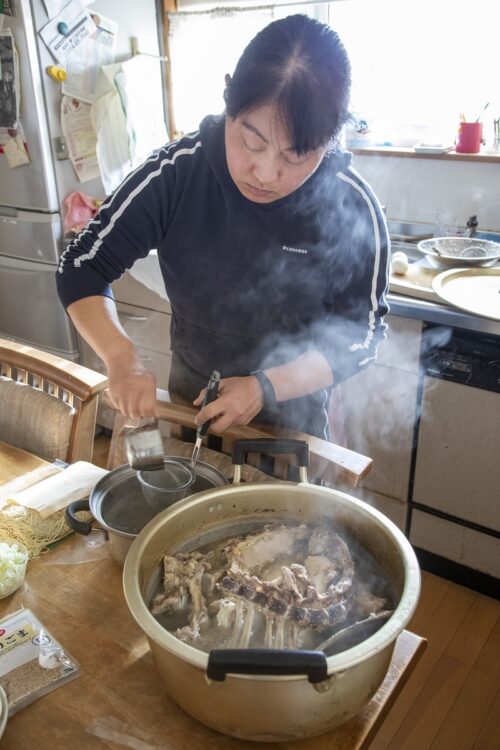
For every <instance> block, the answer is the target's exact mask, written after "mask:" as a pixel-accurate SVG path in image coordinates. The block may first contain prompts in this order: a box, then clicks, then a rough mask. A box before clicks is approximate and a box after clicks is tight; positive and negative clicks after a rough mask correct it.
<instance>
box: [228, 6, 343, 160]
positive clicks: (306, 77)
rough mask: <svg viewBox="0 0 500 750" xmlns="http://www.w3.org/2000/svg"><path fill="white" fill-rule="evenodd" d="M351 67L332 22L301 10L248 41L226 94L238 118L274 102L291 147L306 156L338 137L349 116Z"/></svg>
mask: <svg viewBox="0 0 500 750" xmlns="http://www.w3.org/2000/svg"><path fill="white" fill-rule="evenodd" d="M350 87H351V66H350V63H349V58H348V56H347V52H346V50H345V48H344V45H343V44H342V42H341V41H340V39H339V37H338V35H337V34H336V33H335V31H333V29H331V28H330V27H329V26H326V25H325V24H323V23H321V22H320V21H316V20H315V19H313V18H310V17H309V16H305V15H301V14H297V15H293V16H287V17H286V18H283V19H280V20H278V21H273V22H272V23H270V24H269V25H268V26H266V27H265V28H264V29H262V31H260V32H259V33H258V34H257V35H256V36H255V37H254V38H253V39H252V41H251V42H250V43H249V44H248V46H247V47H246V48H245V50H244V51H243V54H242V56H241V57H240V59H239V61H238V63H237V65H236V69H235V71H234V74H233V76H232V78H231V81H230V82H229V83H228V85H227V87H226V90H225V92H224V99H225V102H226V113H227V114H228V115H229V117H232V118H235V117H237V116H238V115H241V114H242V113H245V112H248V111H249V110H251V109H254V108H256V107H259V106H263V105H265V104H270V103H275V104H276V105H277V107H278V111H279V113H280V116H281V117H282V118H283V122H284V123H285V124H286V126H287V128H288V132H289V135H290V139H291V145H292V148H293V149H294V150H295V151H296V152H297V153H298V154H303V153H306V152H307V151H312V150H314V149H316V148H319V147H320V146H324V145H326V144H327V143H328V142H329V141H331V140H332V139H334V138H336V137H337V136H338V134H339V132H340V129H341V128H342V126H343V125H344V123H345V122H346V121H347V119H348V104H349V96H350Z"/></svg>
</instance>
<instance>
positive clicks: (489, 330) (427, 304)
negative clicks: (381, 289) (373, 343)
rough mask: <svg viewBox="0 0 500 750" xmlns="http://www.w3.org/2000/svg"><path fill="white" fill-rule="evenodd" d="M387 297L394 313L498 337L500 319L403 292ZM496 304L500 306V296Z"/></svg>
mask: <svg viewBox="0 0 500 750" xmlns="http://www.w3.org/2000/svg"><path fill="white" fill-rule="evenodd" d="M387 299H388V302H389V306H390V311H391V313H393V314H394V315H402V316H403V317H405V318H414V319H416V320H425V321H426V322H428V323H436V324H438V325H444V326H451V327H453V328H464V329H465V330H468V331H477V332H478V333H484V334H487V335H492V336H499V337H500V320H493V319H491V318H485V317H484V316H482V315H474V314H473V313H469V312H466V311H465V310H460V309H459V308H458V307H453V306H452V305H446V304H439V303H438V302H432V301H430V300H424V299H418V298H417V297H409V296H407V295H405V294H396V293H394V292H389V295H388V297H387ZM498 304H499V307H500V297H499V302H498Z"/></svg>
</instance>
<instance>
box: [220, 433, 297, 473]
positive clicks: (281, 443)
mask: <svg viewBox="0 0 500 750" xmlns="http://www.w3.org/2000/svg"><path fill="white" fill-rule="evenodd" d="M248 453H265V454H268V453H271V454H277V455H283V454H287V455H293V456H296V457H297V463H298V465H299V472H300V481H301V482H307V481H308V479H307V467H308V466H309V445H308V443H307V442H306V441H305V440H294V439H293V438H255V439H252V438H250V439H248V440H235V441H234V445H233V459H232V461H233V464H234V465H235V468H234V479H233V484H239V482H240V478H241V467H242V466H243V464H244V463H245V458H246V456H247V454H248Z"/></svg>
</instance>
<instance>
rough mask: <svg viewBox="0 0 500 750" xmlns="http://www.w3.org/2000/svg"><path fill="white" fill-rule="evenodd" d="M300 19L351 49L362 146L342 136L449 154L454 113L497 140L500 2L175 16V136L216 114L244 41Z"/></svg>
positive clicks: (344, 3)
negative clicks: (445, 147)
mask: <svg viewBox="0 0 500 750" xmlns="http://www.w3.org/2000/svg"><path fill="white" fill-rule="evenodd" d="M298 12H302V13H308V14H309V15H312V16H314V17H316V18H319V19H320V20H322V21H325V22H327V23H330V25H331V26H332V28H334V29H335V30H336V31H337V32H338V33H339V35H340V37H341V39H342V40H343V42H344V44H345V46H346V48H347V51H348V53H349V56H350V59H351V64H352V79H353V89H352V100H351V111H352V112H353V115H354V117H355V118H356V119H357V120H358V121H359V120H364V121H366V123H367V125H368V132H367V133H365V134H363V135H362V136H361V137H359V136H357V135H356V134H355V133H353V132H352V131H347V133H346V136H347V137H348V138H349V136H350V137H351V139H352V138H354V139H356V138H358V141H359V143H358V145H362V144H366V145H375V146H376V145H382V144H386V145H389V144H392V145H395V146H397V145H399V146H412V145H414V144H415V143H417V142H424V143H446V144H450V145H451V144H452V143H453V141H454V138H455V133H456V129H457V125H458V121H459V117H460V113H464V115H465V117H466V119H468V120H475V119H476V118H477V117H481V119H482V121H483V128H484V130H483V132H484V136H485V138H486V141H487V143H488V142H489V141H492V140H493V119H494V118H498V117H499V116H500V91H499V89H498V71H497V65H496V60H495V56H494V51H495V50H496V47H497V46H498V29H499V28H500V3H499V2H492V0H475V2H474V6H473V7H469V6H465V7H464V8H462V7H461V6H460V5H459V4H457V3H456V0H419V2H418V3H413V2H412V3H410V2H405V1H404V0H338V1H337V2H332V3H329V4H327V3H325V4H318V5H314V4H308V5H303V6H301V5H288V6H283V5H279V6H267V7H257V8H248V9H241V8H227V7H225V8H224V9H221V8H219V9H215V10H211V11H202V12H184V13H172V14H170V15H169V21H170V30H169V45H170V58H171V64H172V97H173V109H174V115H175V127H176V130H177V131H180V132H189V131H191V130H195V129H197V127H198V125H199V123H200V121H201V119H202V118H203V117H204V116H205V115H206V114H214V113H219V112H222V111H223V109H224V102H223V97H222V94H223V90H224V75H225V74H226V73H231V72H232V70H233V69H234V67H235V64H236V61H237V59H238V57H239V55H240V54H241V52H242V50H243V48H244V46H245V45H246V44H247V42H248V41H250V39H251V38H252V37H253V36H254V35H255V34H256V33H257V31H258V30H259V29H260V28H262V27H263V26H265V25H266V24H268V23H269V22H270V21H272V20H273V19H275V18H279V17H282V16H286V15H289V14H290V13H298ZM495 97H496V98H495ZM488 102H489V106H488V108H487V109H486V111H485V112H484V114H482V110H483V108H484V106H485V105H486V103H488ZM348 145H349V140H348ZM351 145H355V144H353V143H351Z"/></svg>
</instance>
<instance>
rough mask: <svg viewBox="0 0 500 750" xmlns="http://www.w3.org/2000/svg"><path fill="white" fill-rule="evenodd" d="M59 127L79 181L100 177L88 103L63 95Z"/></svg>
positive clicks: (94, 135)
mask: <svg viewBox="0 0 500 750" xmlns="http://www.w3.org/2000/svg"><path fill="white" fill-rule="evenodd" d="M61 129H62V132H63V134H64V136H65V138H66V143H67V146H68V154H69V158H70V160H71V163H72V165H73V167H74V170H75V172H76V174H77V177H78V179H79V181H80V182H87V181H88V180H93V179H94V178H96V177H100V174H101V173H100V170H99V164H98V162H97V155H96V134H95V131H94V128H93V126H92V122H91V119H90V104H85V103H84V102H81V101H79V100H78V99H71V98H70V97H69V96H63V97H62V100H61Z"/></svg>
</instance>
